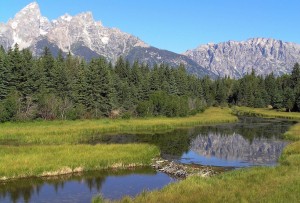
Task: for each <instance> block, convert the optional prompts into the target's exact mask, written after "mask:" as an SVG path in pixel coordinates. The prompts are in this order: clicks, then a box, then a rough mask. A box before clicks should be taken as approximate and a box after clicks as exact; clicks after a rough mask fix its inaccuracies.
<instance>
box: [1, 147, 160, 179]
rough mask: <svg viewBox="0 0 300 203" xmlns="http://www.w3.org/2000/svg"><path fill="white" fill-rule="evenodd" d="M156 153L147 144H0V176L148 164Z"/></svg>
mask: <svg viewBox="0 0 300 203" xmlns="http://www.w3.org/2000/svg"><path fill="white" fill-rule="evenodd" d="M156 156H159V149H158V148H157V147H156V146H152V145H147V144H125V145H119V144H112V145H95V146H91V145H59V146H18V147H15V146H1V147H0V163H1V164H0V179H2V180H5V179H9V178H18V177H29V176H43V175H45V176H48V175H59V174H66V173H72V172H79V171H83V170H84V171H87V170H99V169H105V168H114V167H118V168H122V167H129V166H142V165H149V164H150V163H151V159H152V158H153V157H156Z"/></svg>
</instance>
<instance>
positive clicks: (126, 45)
mask: <svg viewBox="0 0 300 203" xmlns="http://www.w3.org/2000/svg"><path fill="white" fill-rule="evenodd" d="M16 43H17V44H18V45H19V47H20V48H21V49H24V48H30V49H31V50H32V51H33V53H34V54H35V55H41V54H42V52H43V49H44V47H45V46H47V47H49V48H50V50H51V51H52V53H53V54H54V55H56V54H57V53H58V51H59V50H62V51H63V52H65V53H68V52H71V53H72V54H73V55H76V56H81V57H84V58H86V59H87V60H90V59H91V58H93V57H98V56H103V57H106V58H107V59H108V60H109V61H112V62H115V61H116V60H117V58H118V57H119V56H123V57H125V58H127V59H129V60H130V61H131V62H133V61H134V60H139V61H141V62H147V63H150V64H153V63H162V62H164V63H168V64H170V65H171V66H176V65H179V64H180V63H183V64H185V65H186V67H187V70H188V71H189V72H190V73H193V74H196V75H198V76H203V75H210V76H211V77H215V74H214V73H212V72H211V71H209V70H206V69H204V68H202V67H201V66H199V65H198V64H197V63H195V62H194V61H192V60H191V59H189V58H188V57H186V56H183V55H180V54H176V53H173V52H170V51H165V50H160V49H157V48H155V47H151V46H150V45H148V44H146V43H145V42H143V41H142V40H140V39H139V38H138V37H135V36H133V35H130V34H128V33H125V32H122V31H120V30H119V29H116V28H107V27H104V26H103V25H102V23H101V22H96V21H95V20H94V19H93V16H92V13H90V12H86V13H81V14H78V15H76V16H70V15H68V14H65V15H63V16H61V17H59V18H58V19H56V20H53V21H49V20H48V19H47V18H46V17H43V16H42V15H41V12H40V9H39V6H38V4H37V3H36V2H34V3H31V4H29V5H28V6H26V7H25V8H24V9H22V10H21V11H20V12H19V13H17V14H16V15H15V17H14V18H13V19H11V20H9V21H8V23H7V24H3V23H2V24H0V45H2V46H3V47H4V48H5V49H8V48H9V47H12V46H14V45H15V44H16Z"/></svg>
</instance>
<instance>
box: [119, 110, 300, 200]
mask: <svg viewBox="0 0 300 203" xmlns="http://www.w3.org/2000/svg"><path fill="white" fill-rule="evenodd" d="M245 109H246V110H247V111H251V112H255V115H257V114H256V113H259V114H258V115H259V116H262V117H279V118H291V119H298V117H299V118H300V114H299V115H298V114H297V113H292V114H290V113H284V112H276V111H270V110H266V109H250V108H243V110H244V111H245ZM284 114H288V115H284ZM251 115H253V114H251ZM291 115H292V116H291ZM285 136H286V138H287V139H291V140H294V141H295V142H293V143H291V144H289V145H288V146H287V147H286V148H285V150H284V152H283V154H282V156H281V158H280V165H279V166H276V167H255V168H248V169H241V170H235V171H231V172H228V173H224V174H222V175H219V176H215V177H212V178H200V177H189V178H187V179H186V180H184V181H181V182H179V183H174V184H171V185H169V186H167V187H165V188H163V189H162V190H160V191H153V192H149V193H143V194H141V195H139V196H138V197H136V198H133V199H132V198H130V197H125V198H123V199H122V200H121V202H139V203H140V202H299V200H300V124H296V125H294V126H293V127H291V129H290V130H289V131H288V132H286V133H285Z"/></svg>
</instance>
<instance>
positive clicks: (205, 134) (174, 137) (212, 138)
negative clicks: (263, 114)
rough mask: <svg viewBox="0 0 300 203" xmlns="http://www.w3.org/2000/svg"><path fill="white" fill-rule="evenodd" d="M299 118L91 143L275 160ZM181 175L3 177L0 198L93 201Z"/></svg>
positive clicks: (166, 153)
mask: <svg viewBox="0 0 300 203" xmlns="http://www.w3.org/2000/svg"><path fill="white" fill-rule="evenodd" d="M293 124H294V123H293V122H291V121H284V120H267V119H259V118H250V117H242V118H240V121H239V122H238V123H234V124H223V125H214V126H199V127H194V128H189V129H179V130H175V131H173V132H168V133H158V134H141V135H128V134H125V135H92V136H91V137H90V140H89V141H88V143H89V144H97V143H124V144H126V143H150V144H154V145H157V146H158V147H159V148H160V150H161V153H162V154H161V156H162V157H163V158H165V159H168V160H173V161H176V162H180V163H186V164H191V163H194V164H202V165H211V166H221V167H227V166H228V167H234V168H240V167H250V166H264V165H266V166H273V165H276V163H277V160H278V157H279V156H280V154H281V152H282V150H283V148H284V147H285V146H286V145H287V144H288V143H287V142H286V141H283V140H282V135H283V133H284V132H286V131H287V130H288V128H289V127H290V126H291V125H293ZM175 181H177V180H176V179H174V178H172V177H169V176H168V175H166V174H164V173H160V172H156V171H155V170H153V169H151V168H140V169H133V170H117V171H97V172H91V173H84V174H77V175H69V176H59V177H55V178H53V177H52V178H49V179H45V178H33V179H22V180H17V181H11V182H7V183H0V202H4V203H6V202H28V203H29V202H51V203H55V202H66V203H69V202H70V203H71V202H72V203H73V202H75V203H76V202H90V201H91V200H92V198H93V197H94V196H96V195H99V194H101V195H102V196H103V197H104V198H108V199H112V200H115V199H120V198H122V197H124V196H126V195H128V196H132V197H133V196H136V195H137V194H139V193H141V192H142V191H145V190H154V189H160V188H162V187H164V186H165V185H167V184H169V183H172V182H175Z"/></svg>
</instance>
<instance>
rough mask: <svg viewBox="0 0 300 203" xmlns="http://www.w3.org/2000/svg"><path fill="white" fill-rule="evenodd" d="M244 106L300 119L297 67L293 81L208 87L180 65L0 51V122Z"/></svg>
mask: <svg viewBox="0 0 300 203" xmlns="http://www.w3.org/2000/svg"><path fill="white" fill-rule="evenodd" d="M233 105H238V106H248V107H255V108H256V107H257V108H258V107H267V106H269V107H270V108H274V109H284V110H285V111H296V112H297V111H300V67H299V64H298V63H296V64H295V66H294V67H293V70H292V72H291V74H284V75H282V76H280V77H275V76H274V74H270V75H267V76H258V75H256V74H255V72H254V71H252V73H250V74H247V75H245V76H244V77H243V78H241V79H231V78H229V77H225V78H218V79H216V80H212V79H210V78H209V77H204V78H197V77H196V76H193V75H190V74H188V73H187V72H186V69H185V67H184V65H183V64H181V65H179V67H169V66H168V65H166V64H160V65H153V66H151V67H150V66H149V65H148V64H144V63H139V62H138V61H136V62H134V63H133V64H130V63H129V62H128V61H126V60H125V59H123V58H122V57H120V58H118V60H117V61H116V63H115V64H112V63H111V62H108V61H107V60H106V59H105V58H103V57H99V58H96V59H92V60H91V61H88V62H87V61H85V60H83V59H80V58H78V57H73V56H72V55H71V54H68V55H63V53H62V52H60V53H58V55H57V56H56V57H54V56H53V55H52V54H51V52H50V50H49V48H45V49H44V52H43V55H42V56H40V57H34V56H33V55H32V53H31V52H30V51H29V50H27V49H24V50H19V48H18V45H15V47H14V48H13V49H10V50H8V51H5V50H4V49H3V47H1V48H0V112H1V113H0V122H6V121H25V120H34V119H43V120H54V119H63V120H64V119H71V120H74V119H90V118H102V117H110V118H130V117H154V116H167V117H183V116H188V115H194V114H196V113H198V112H202V111H204V110H205V108H207V107H209V106H233Z"/></svg>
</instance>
